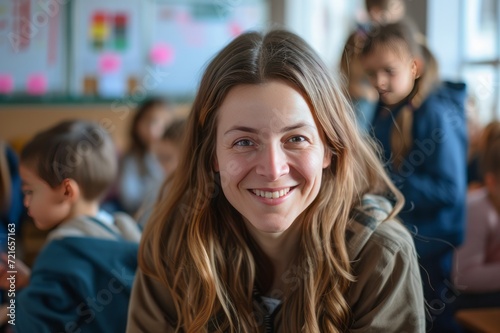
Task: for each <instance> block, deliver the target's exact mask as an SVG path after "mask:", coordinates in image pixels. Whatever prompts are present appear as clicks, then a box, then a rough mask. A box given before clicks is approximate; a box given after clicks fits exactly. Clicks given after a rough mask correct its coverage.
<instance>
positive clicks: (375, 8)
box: [365, 0, 406, 24]
mask: <svg viewBox="0 0 500 333" xmlns="http://www.w3.org/2000/svg"><path fill="white" fill-rule="evenodd" d="M365 7H366V11H367V12H368V16H369V17H370V20H372V21H373V22H377V23H380V24H388V23H394V22H398V21H399V20H401V19H402V18H403V17H404V16H405V13H406V6H405V3H404V1H403V0H365Z"/></svg>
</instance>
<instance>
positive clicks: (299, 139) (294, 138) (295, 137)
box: [288, 135, 306, 143]
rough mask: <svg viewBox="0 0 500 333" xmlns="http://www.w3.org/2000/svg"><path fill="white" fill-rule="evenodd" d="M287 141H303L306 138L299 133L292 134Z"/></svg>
mask: <svg viewBox="0 0 500 333" xmlns="http://www.w3.org/2000/svg"><path fill="white" fill-rule="evenodd" d="M288 141H290V142H293V143H299V142H305V141H306V138H304V137H303V136H300V135H299V136H294V137H292V138H290V140H288Z"/></svg>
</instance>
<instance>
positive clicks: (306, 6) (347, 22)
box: [284, 0, 364, 69]
mask: <svg viewBox="0 0 500 333" xmlns="http://www.w3.org/2000/svg"><path fill="white" fill-rule="evenodd" d="M363 4H364V1H362V0H285V8H284V10H285V15H284V23H285V27H286V28H287V29H289V30H291V31H293V32H295V33H297V34H298V35H300V36H301V37H302V38H304V39H305V40H306V41H307V42H308V43H309V44H311V46H312V47H313V48H314V49H315V50H316V51H317V52H318V53H319V55H320V56H321V57H322V58H323V60H324V61H325V62H326V64H327V65H328V66H329V67H330V68H332V69H334V68H336V67H337V66H338V62H339V61H340V55H341V52H342V48H343V47H344V43H345V40H346V38H347V36H348V34H349V33H350V31H351V29H353V27H354V9H355V8H356V7H358V8H359V6H363Z"/></svg>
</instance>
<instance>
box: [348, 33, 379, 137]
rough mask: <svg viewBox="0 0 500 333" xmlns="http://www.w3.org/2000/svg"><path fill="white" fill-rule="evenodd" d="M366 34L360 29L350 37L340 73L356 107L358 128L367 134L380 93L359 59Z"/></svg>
mask: <svg viewBox="0 0 500 333" xmlns="http://www.w3.org/2000/svg"><path fill="white" fill-rule="evenodd" d="M365 34H366V32H365V31H364V30H363V29H362V28H361V27H360V28H359V29H358V30H357V31H355V32H353V33H352V34H351V35H350V36H349V37H348V39H347V42H346V44H345V46H344V50H343V52H342V57H341V59H340V73H341V75H342V82H343V83H344V86H345V87H346V89H347V93H348V96H349V98H350V99H351V103H352V105H353V107H354V112H355V113H356V118H357V122H358V127H359V128H360V130H361V131H363V132H365V133H366V132H368V131H369V130H370V126H371V121H372V118H373V116H374V114H375V107H376V106H377V99H378V93H377V91H376V90H375V89H374V88H373V87H372V86H371V84H370V82H369V81H368V77H367V76H366V73H365V71H364V69H363V66H362V64H361V61H360V59H359V54H360V53H361V49H362V48H363V43H364V39H365V38H366V36H365Z"/></svg>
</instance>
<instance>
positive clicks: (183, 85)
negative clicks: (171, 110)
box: [71, 0, 268, 99]
mask: <svg viewBox="0 0 500 333" xmlns="http://www.w3.org/2000/svg"><path fill="white" fill-rule="evenodd" d="M267 16H268V10H267V2H266V1H257V0H253V1H248V0H247V1H244V0H237V1H234V0H215V1H207V0H199V1H189V0H184V1H166V0H163V1H162V0H107V1H106V2H103V1H102V0H86V1H77V2H75V4H74V6H73V9H72V21H73V22H74V24H73V25H74V27H75V29H74V30H73V33H72V35H73V36H72V38H71V39H72V41H73V45H72V59H71V61H72V66H71V67H72V68H73V71H74V73H73V76H72V85H71V92H72V94H77V95H89V94H90V95H92V94H97V95H99V96H103V97H108V98H116V97H120V96H124V95H129V96H135V97H136V99H141V98H143V97H144V96H147V95H162V96H170V97H174V98H175V97H178V96H183V97H187V96H193V95H194V94H195V92H196V87H197V85H198V81H199V80H200V75H201V72H202V70H203V67H204V66H205V65H206V63H207V62H208V61H209V60H210V58H211V57H213V56H214V55H215V53H216V52H217V51H219V50H220V49H221V48H222V47H223V46H224V45H226V44H227V43H228V42H229V41H230V40H231V39H233V38H234V37H236V36H237V35H239V34H240V33H242V32H243V31H245V30H250V29H262V28H263V26H264V24H265V22H266V21H267Z"/></svg>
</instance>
